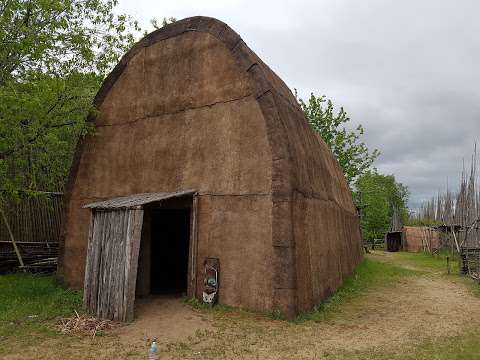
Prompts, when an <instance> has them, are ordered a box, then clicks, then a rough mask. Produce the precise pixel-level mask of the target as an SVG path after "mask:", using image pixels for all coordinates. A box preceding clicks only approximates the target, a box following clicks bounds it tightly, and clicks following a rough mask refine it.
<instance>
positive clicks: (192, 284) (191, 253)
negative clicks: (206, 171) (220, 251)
mask: <svg viewBox="0 0 480 360" xmlns="http://www.w3.org/2000/svg"><path fill="white" fill-rule="evenodd" d="M197 228H198V195H197V194H194V195H193V199H192V208H191V209H190V244H189V249H188V259H189V261H188V286H187V296H189V297H195V296H196V293H197V248H198V247H197V243H198V241H197V235H198V231H197Z"/></svg>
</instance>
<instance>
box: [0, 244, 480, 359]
mask: <svg viewBox="0 0 480 360" xmlns="http://www.w3.org/2000/svg"><path fill="white" fill-rule="evenodd" d="M369 257H370V259H371V260H374V261H382V262H387V263H392V264H396V265H397V266H402V267H405V268H410V269H415V270H421V271H419V272H418V274H416V275H415V276H408V277H404V278H400V279H397V280H396V281H395V283H392V284H390V285H387V286H383V287H381V288H377V289H372V290H371V291H368V292H366V293H364V294H361V295H359V296H356V297H354V298H353V299H352V300H350V301H348V302H346V303H345V304H342V305H341V306H340V308H339V310H338V311H337V312H336V313H335V314H333V316H332V317H329V318H328V319H327V320H322V321H319V322H315V321H302V322H287V321H281V320H274V319H272V318H271V317H269V316H266V315H262V314H254V313H248V312H242V311H239V310H228V309H219V310H214V311H212V310H199V309H195V308H192V307H191V306H189V305H186V304H184V303H183V302H182V301H181V299H178V298H162V297H158V298H153V299H150V300H149V301H144V302H140V303H139V304H138V308H137V319H136V320H135V321H134V322H133V323H132V324H130V325H125V326H120V327H118V328H116V329H115V330H113V331H111V332H109V333H107V334H105V335H104V336H100V337H96V338H95V339H90V338H85V337H66V336H55V337H53V338H48V337H47V338H45V339H44V340H41V342H40V343H36V344H35V346H29V347H26V348H25V349H24V351H23V352H22V353H21V354H18V353H16V354H15V355H13V354H12V355H8V356H7V357H6V359H37V358H38V359H40V358H41V359H69V358H75V359H113V358H115V359H117V358H118V359H146V354H147V349H148V342H149V341H150V339H151V338H153V337H157V339H158V340H159V345H160V359H267V360H269V359H416V358H422V359H423V358H425V359H427V358H428V359H451V358H456V357H451V356H450V355H448V354H442V351H438V352H436V353H434V354H431V356H430V355H429V354H430V353H429V352H428V351H429V350H428V351H427V350H425V351H424V352H419V351H420V350H419V349H425V348H426V346H427V345H428V344H434V346H433V348H437V349H440V347H441V344H442V343H448V341H450V340H451V339H453V338H454V337H455V336H459V335H461V336H463V335H462V334H471V333H472V332H476V331H477V332H476V333H475V334H478V330H477V328H478V327H479V326H480V298H478V297H477V296H475V295H474V294H473V292H472V289H471V286H470V285H468V284H467V283H466V281H465V280H463V279H461V278H459V277H458V276H455V275H450V276H447V275H445V274H443V273H442V272H441V271H436V270H435V269H427V268H423V267H421V266H419V265H418V264H415V263H409V262H408V261H405V260H403V259H401V258H398V257H397V256H395V255H391V254H387V253H380V252H379V253H377V254H372V255H369ZM477 286H478V285H477ZM475 336H477V335H475ZM33 338H34V337H33ZM474 340H475V341H476V340H477V338H474ZM478 340H479V341H480V335H479V336H478ZM426 344H427V345H426ZM436 344H438V345H436ZM428 346H429V345H428ZM422 351H423V350H422ZM462 358H463V359H470V358H472V359H474V358H475V357H468V356H467V357H462ZM478 358H480V355H479V357H478Z"/></svg>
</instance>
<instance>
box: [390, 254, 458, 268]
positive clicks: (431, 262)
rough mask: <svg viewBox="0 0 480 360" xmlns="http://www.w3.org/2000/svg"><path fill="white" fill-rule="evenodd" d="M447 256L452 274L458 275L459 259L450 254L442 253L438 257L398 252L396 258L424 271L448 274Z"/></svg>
mask: <svg viewBox="0 0 480 360" xmlns="http://www.w3.org/2000/svg"><path fill="white" fill-rule="evenodd" d="M447 256H448V257H449V258H450V266H451V272H452V273H458V271H459V266H458V259H457V258H456V257H455V258H453V256H452V254H451V253H449V252H446V251H444V252H440V253H438V254H436V255H432V254H429V253H423V252H420V253H411V252H398V253H395V257H396V258H397V260H398V261H400V262H404V263H407V264H409V265H414V266H417V267H419V268H422V269H424V270H432V271H437V272H443V273H446V272H447Z"/></svg>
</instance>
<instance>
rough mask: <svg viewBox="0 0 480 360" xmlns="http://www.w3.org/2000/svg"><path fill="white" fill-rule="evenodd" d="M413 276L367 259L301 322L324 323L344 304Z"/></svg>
mask: <svg viewBox="0 0 480 360" xmlns="http://www.w3.org/2000/svg"><path fill="white" fill-rule="evenodd" d="M413 274H415V272H414V271H412V270H408V269H405V268H402V267H399V266H396V265H393V264H388V263H383V262H379V261H375V260H373V259H369V258H365V259H364V260H363V261H362V263H361V264H360V265H359V266H358V267H357V269H356V270H355V273H354V274H353V275H351V276H349V277H348V278H347V279H345V281H344V283H343V285H342V286H341V287H340V288H339V289H338V290H337V291H336V292H335V293H334V294H333V295H332V296H331V297H330V298H328V299H327V300H326V301H324V302H323V303H321V304H320V305H319V306H317V307H316V309H315V310H314V311H312V312H309V313H306V314H304V315H301V316H300V317H299V321H305V320H310V321H324V320H326V319H328V318H329V317H331V316H333V315H334V314H338V312H339V307H340V306H341V305H342V304H344V303H347V302H349V301H352V300H353V299H355V298H358V297H360V296H362V295H364V294H366V293H368V292H369V291H372V290H375V289H378V288H380V287H385V286H391V285H392V284H395V281H396V280H398V279H400V278H403V277H406V276H411V275H413Z"/></svg>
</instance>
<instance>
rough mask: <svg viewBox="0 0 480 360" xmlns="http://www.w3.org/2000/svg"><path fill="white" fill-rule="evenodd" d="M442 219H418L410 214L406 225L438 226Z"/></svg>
mask: <svg viewBox="0 0 480 360" xmlns="http://www.w3.org/2000/svg"><path fill="white" fill-rule="evenodd" d="M442 224H443V222H442V221H438V220H432V219H417V218H412V217H410V216H408V218H407V220H406V222H405V225H407V226H437V225H442Z"/></svg>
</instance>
